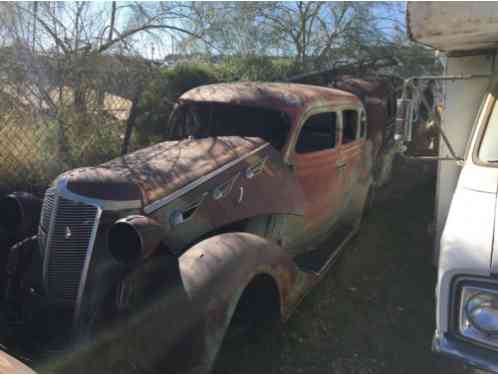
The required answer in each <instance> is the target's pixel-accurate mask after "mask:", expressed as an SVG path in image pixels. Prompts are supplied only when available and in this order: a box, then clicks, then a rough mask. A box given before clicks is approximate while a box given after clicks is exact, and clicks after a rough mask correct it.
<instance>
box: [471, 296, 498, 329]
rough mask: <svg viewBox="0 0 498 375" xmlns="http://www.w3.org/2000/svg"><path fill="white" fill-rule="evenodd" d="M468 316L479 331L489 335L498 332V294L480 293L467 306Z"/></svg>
mask: <svg viewBox="0 0 498 375" xmlns="http://www.w3.org/2000/svg"><path fill="white" fill-rule="evenodd" d="M465 310H466V312H467V318H468V320H469V321H470V323H471V324H472V326H474V327H475V328H477V329H478V330H479V331H481V332H483V333H486V334H488V335H497V334H498V296H497V295H494V294H488V293H478V294H476V295H475V296H473V297H472V298H470V299H469V300H468V302H467V304H466V306H465Z"/></svg>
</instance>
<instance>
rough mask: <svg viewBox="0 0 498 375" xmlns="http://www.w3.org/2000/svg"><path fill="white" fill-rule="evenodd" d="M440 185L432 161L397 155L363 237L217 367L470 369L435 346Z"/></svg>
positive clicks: (354, 370) (263, 369) (259, 369)
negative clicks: (433, 228) (279, 317)
mask: <svg viewBox="0 0 498 375" xmlns="http://www.w3.org/2000/svg"><path fill="white" fill-rule="evenodd" d="M426 167H427V166H426ZM434 189H435V179H434V171H433V170H431V168H425V169H424V168H421V166H420V164H418V165H417V164H415V165H407V164H406V163H404V162H401V161H399V160H398V161H397V163H396V164H395V170H394V173H393V179H392V181H391V182H390V183H389V185H388V186H386V187H384V188H383V189H381V190H380V191H379V192H378V194H377V196H376V200H375V203H374V207H373V209H372V211H371V212H370V214H369V216H368V217H367V219H366V221H365V222H364V224H363V226H362V228H361V230H360V232H359V234H358V237H357V238H356V239H355V240H354V241H353V242H352V243H351V244H350V246H348V248H347V249H346V250H345V252H344V254H343V255H342V257H341V259H340V260H339V262H338V263H337V264H336V266H335V267H334V268H333V269H332V270H331V271H330V272H329V274H328V275H327V276H326V277H325V278H324V279H323V280H322V282H321V283H320V284H319V285H318V286H317V287H316V288H315V289H314V290H313V291H312V292H311V293H310V294H309V295H308V296H307V297H306V299H305V300H304V301H303V303H302V304H301V305H300V306H299V307H298V309H297V310H296V312H295V313H294V315H293V316H292V317H291V319H290V320H289V321H288V322H287V323H286V324H284V325H283V327H278V328H275V329H273V330H272V331H268V332H266V333H263V334H259V335H256V336H255V337H254V338H251V339H250V342H249V343H248V342H247V341H248V340H247V338H241V342H240V348H238V349H239V350H234V351H233V354H231V355H230V356H229V357H227V358H223V362H222V363H218V365H217V371H218V372H243V373H253V372H265V373H266V372H277V373H278V372H290V373H301V372H306V373H307V372H324V373H330V372H346V373H359V372H361V373H378V372H381V373H384V372H396V373H405V372H409V373H414V372H415V373H438V372H459V373H461V372H469V371H470V369H468V368H466V367H464V366H463V365H462V364H460V363H458V362H456V361H453V360H450V359H448V358H444V357H441V356H438V355H436V354H433V353H432V352H431V340H432V335H433V332H434V287H435V280H436V269H435V268H434V267H433V266H432V263H431V252H432V247H433V238H432V236H431V235H430V234H429V228H430V223H431V221H432V217H433V210H434Z"/></svg>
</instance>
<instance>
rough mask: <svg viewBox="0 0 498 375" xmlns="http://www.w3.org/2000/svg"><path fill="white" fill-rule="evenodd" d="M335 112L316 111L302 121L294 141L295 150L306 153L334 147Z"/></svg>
mask: <svg viewBox="0 0 498 375" xmlns="http://www.w3.org/2000/svg"><path fill="white" fill-rule="evenodd" d="M336 126H337V114H336V113H335V112H324V113H318V114H316V115H313V116H311V117H310V118H309V119H308V120H306V122H305V123H304V125H303V127H302V128H301V132H300V133H299V138H298V140H297V143H296V152H297V153H298V154H306V153H308V152H315V151H321V150H327V149H333V148H334V147H335V138H336V137H335V133H336Z"/></svg>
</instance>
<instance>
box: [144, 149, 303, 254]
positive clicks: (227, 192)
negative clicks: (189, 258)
mask: <svg viewBox="0 0 498 375" xmlns="http://www.w3.org/2000/svg"><path fill="white" fill-rule="evenodd" d="M304 201H305V196H304V194H303V191H302V188H301V186H300V184H299V182H298V180H297V178H296V176H294V175H293V173H292V172H291V170H290V169H289V168H288V166H286V165H285V164H284V163H283V162H282V158H281V156H280V154H279V153H278V152H277V151H276V150H275V149H273V148H272V147H266V148H264V149H262V150H261V151H259V152H258V153H256V154H253V155H251V156H250V157H248V158H246V159H244V160H242V161H241V162H240V163H237V164H236V165H234V166H233V167H231V168H229V169H227V170H225V171H223V172H222V173H220V174H218V175H217V176H215V177H213V178H212V179H210V180H209V181H206V182H205V183H204V184H202V185H200V186H199V187H197V188H196V189H194V190H192V191H190V192H188V193H186V194H185V195H183V196H181V197H180V198H178V199H176V200H174V201H172V202H171V203H169V204H167V205H165V206H164V207H162V208H161V209H159V210H157V211H156V212H154V213H153V214H152V216H153V217H154V218H156V220H158V221H159V222H160V223H162V224H163V225H164V227H165V228H167V230H165V242H166V243H167V244H168V246H169V248H170V249H172V250H175V251H176V250H178V249H182V248H183V247H184V246H185V245H187V244H190V243H192V242H193V241H194V240H195V239H196V238H199V237H200V236H202V235H203V234H205V233H209V232H212V231H213V230H216V229H218V228H221V227H223V226H225V225H228V224H230V223H237V222H240V221H241V220H243V219H252V218H255V217H258V216H262V215H274V214H291V215H298V216H300V215H303V213H304Z"/></svg>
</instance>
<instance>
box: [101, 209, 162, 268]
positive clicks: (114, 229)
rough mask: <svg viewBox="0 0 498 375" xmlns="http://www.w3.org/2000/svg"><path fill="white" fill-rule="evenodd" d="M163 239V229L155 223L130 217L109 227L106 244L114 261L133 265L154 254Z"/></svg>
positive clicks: (142, 217) (146, 219)
mask: <svg viewBox="0 0 498 375" xmlns="http://www.w3.org/2000/svg"><path fill="white" fill-rule="evenodd" d="M163 238H164V229H163V227H162V226H161V225H160V224H159V223H158V222H157V221H155V220H154V219H151V218H149V217H146V216H142V215H132V216H128V217H126V218H124V219H121V220H118V221H116V222H115V223H114V224H113V225H112V226H111V228H110V229H109V233H108V241H107V244H108V248H109V251H110V252H111V254H112V256H113V257H114V258H115V259H116V260H118V261H119V262H122V263H125V264H134V263H137V262H139V261H142V260H145V259H147V258H148V257H150V256H151V255H152V254H154V252H155V251H156V249H157V248H158V247H159V244H160V243H161V240H162V239H163Z"/></svg>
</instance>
